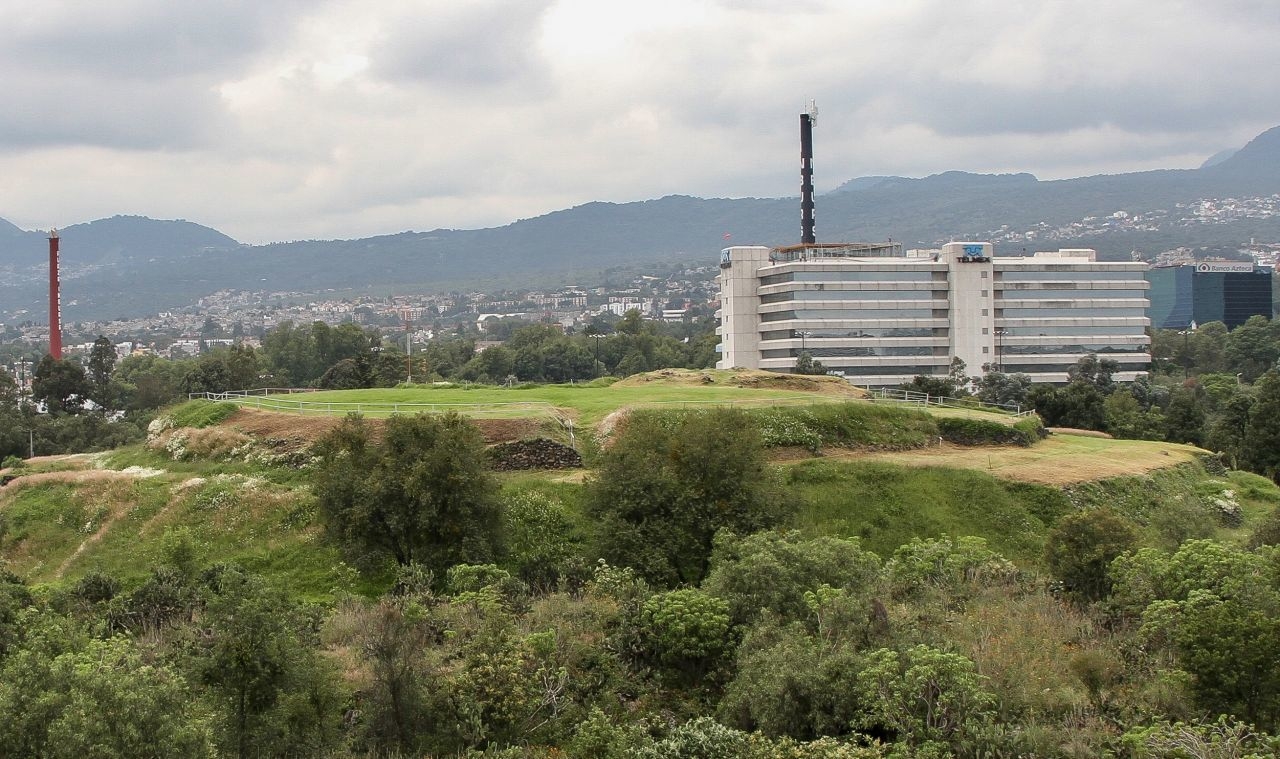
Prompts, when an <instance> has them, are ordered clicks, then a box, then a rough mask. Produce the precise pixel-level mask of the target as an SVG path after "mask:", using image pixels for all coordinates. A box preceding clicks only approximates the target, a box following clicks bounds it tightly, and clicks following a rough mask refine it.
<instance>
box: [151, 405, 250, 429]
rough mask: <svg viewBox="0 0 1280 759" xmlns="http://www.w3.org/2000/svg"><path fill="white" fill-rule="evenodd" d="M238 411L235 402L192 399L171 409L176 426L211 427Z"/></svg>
mask: <svg viewBox="0 0 1280 759" xmlns="http://www.w3.org/2000/svg"><path fill="white" fill-rule="evenodd" d="M235 412H236V405H235V404H234V403H216V402H214V401H202V400H192V401H187V402H186V403H181V404H179V405H177V406H174V407H173V408H171V409H169V411H168V412H167V416H169V417H170V418H171V419H173V425H174V426H175V427H194V428H196V429H200V428H202V427H211V426H213V425H215V424H217V423H218V422H220V421H222V420H223V419H226V418H227V417H229V416H231V415H232V414H234V413H235Z"/></svg>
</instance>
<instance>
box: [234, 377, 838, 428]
mask: <svg viewBox="0 0 1280 759" xmlns="http://www.w3.org/2000/svg"><path fill="white" fill-rule="evenodd" d="M842 400H847V399H846V398H840V397H837V396H832V395H828V394H824V393H812V392H797V391H795V390H763V389H755V388H751V389H748V388H741V387H722V386H712V387H697V386H679V385H677V386H663V385H648V386H643V387H635V386H619V385H611V386H608V387H601V386H598V385H595V386H593V385H540V386H538V387H529V388H511V389H507V388H501V387H493V386H475V387H474V388H462V387H441V388H433V387H415V388H385V389H382V388H379V389H372V390H326V391H321V392H316V393H305V394H300V393H299V394H293V395H279V396H267V397H266V398H262V399H257V398H253V399H249V402H248V403H247V404H246V405H254V403H255V402H256V401H261V404H262V407H263V408H268V409H274V410H280V411H295V412H300V413H316V414H345V413H347V412H349V411H360V412H361V413H363V414H365V415H366V416H388V415H390V414H391V413H394V411H396V410H398V411H400V412H401V413H414V412H417V411H441V412H442V411H449V410H454V411H458V412H460V413H464V414H470V415H482V416H485V417H488V418H512V417H522V416H531V415H539V414H547V413H552V412H556V413H561V414H568V415H569V416H573V417H575V418H576V419H577V420H578V422H579V424H596V423H598V422H599V421H600V420H602V419H604V418H605V417H606V416H608V415H609V414H611V413H613V412H614V411H617V410H618V409H620V408H623V407H659V408H661V407H678V406H680V405H683V404H691V405H706V404H722V403H723V404H735V405H746V406H762V405H774V404H780V403H822V402H833V401H842ZM370 404H372V405H370ZM391 404H404V405H401V406H400V408H398V409H396V408H395V407H394V406H392V405H391ZM498 404H503V405H498Z"/></svg>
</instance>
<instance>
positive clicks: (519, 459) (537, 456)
mask: <svg viewBox="0 0 1280 759" xmlns="http://www.w3.org/2000/svg"><path fill="white" fill-rule="evenodd" d="M489 460H490V462H491V463H492V465H493V468H494V469H495V470H497V471H499V472H510V471H515V470H517V469H573V468H575V467H580V466H582V457H581V456H579V455H578V452H577V451H575V450H573V449H572V448H570V447H569V446H567V445H564V444H563V443H557V442H556V441H554V440H548V439H547V438H534V439H532V440H516V441H514V442H510V443H498V444H497V445H494V446H490V447H489Z"/></svg>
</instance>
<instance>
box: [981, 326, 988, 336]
mask: <svg viewBox="0 0 1280 759" xmlns="http://www.w3.org/2000/svg"><path fill="white" fill-rule="evenodd" d="M982 334H984V335H985V334H987V328H986V327H983V328H982Z"/></svg>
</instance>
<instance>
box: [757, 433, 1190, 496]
mask: <svg viewBox="0 0 1280 759" xmlns="http://www.w3.org/2000/svg"><path fill="white" fill-rule="evenodd" d="M789 453H791V455H790V456H783V457H782V459H783V460H796V459H795V458H794V456H795V454H794V452H789ZM825 453H826V458H830V459H836V460H841V459H844V460H857V461H885V462H889V463H893V464H902V465H904V466H941V467H951V468H954V469H977V470H979V471H984V472H987V473H988V474H991V475H992V476H994V477H1000V478H1003V479H1007V480H1018V481H1021V482H1035V483H1040V484H1042V485H1072V484H1075V483H1078V482H1089V481H1091V480H1102V479H1107V478H1109V477H1124V476H1129V475H1136V474H1143V473H1145V472H1150V471H1152V470H1155V469H1163V468H1164V467H1169V466H1176V465H1178V464H1183V463H1186V462H1188V461H1193V460H1195V458H1196V456H1197V455H1199V454H1203V453H1205V451H1202V450H1201V449H1199V448H1196V447H1195V446H1190V445H1178V444H1176V443H1163V442H1156V441H1150V440H1111V439H1107V438H1097V437H1092V436H1083V435H1054V436H1052V437H1050V438H1049V439H1048V440H1044V441H1041V442H1040V443H1037V444H1036V445H1034V446H1032V447H1030V448H1022V447H1019V446H982V447H967V446H959V445H952V444H950V443H943V444H942V445H934V446H929V447H928V448H920V449H916V450H911V451H885V452H859V451H842V450H835V449H828V450H827V451H826V452H825Z"/></svg>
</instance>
